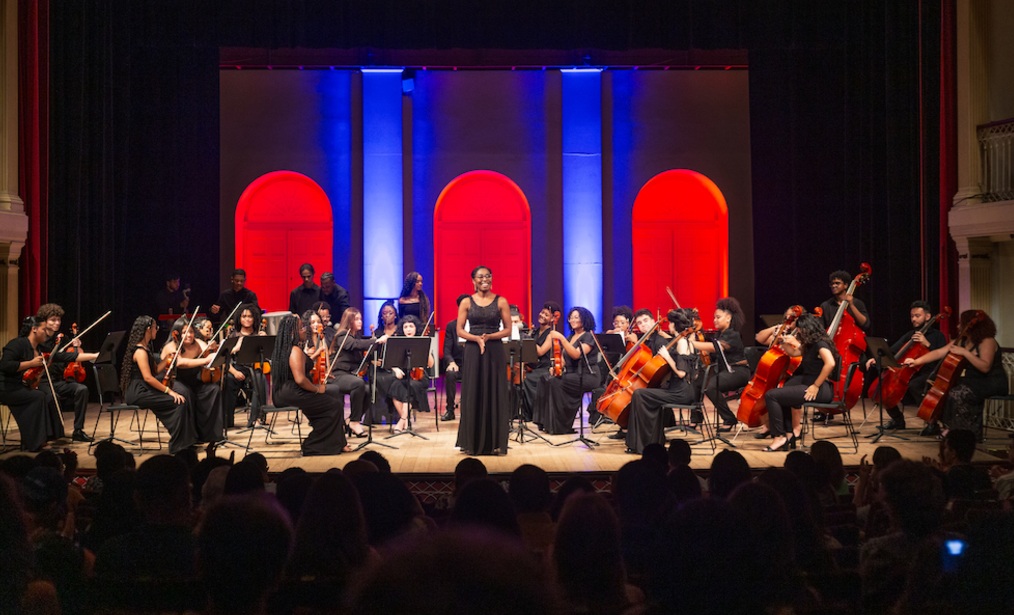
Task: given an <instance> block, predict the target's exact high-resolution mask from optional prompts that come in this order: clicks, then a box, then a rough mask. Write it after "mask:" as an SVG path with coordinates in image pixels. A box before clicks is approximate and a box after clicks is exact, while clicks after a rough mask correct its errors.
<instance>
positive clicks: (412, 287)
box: [398, 271, 430, 333]
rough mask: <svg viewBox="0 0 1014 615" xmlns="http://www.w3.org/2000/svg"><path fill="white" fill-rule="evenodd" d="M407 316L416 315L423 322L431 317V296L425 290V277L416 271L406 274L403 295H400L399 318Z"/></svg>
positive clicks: (402, 288)
mask: <svg viewBox="0 0 1014 615" xmlns="http://www.w3.org/2000/svg"><path fill="white" fill-rule="evenodd" d="M406 316H415V317H416V318H418V319H419V320H421V321H422V322H426V321H427V320H428V319H429V317H430V298H429V297H427V296H426V291H424V290H423V277H422V276H421V275H419V273H418V272H416V271H411V272H409V274H408V275H407V276H405V283H404V284H403V285H402V287H401V295H399V296H398V318H404V317H406ZM420 333H421V331H420Z"/></svg>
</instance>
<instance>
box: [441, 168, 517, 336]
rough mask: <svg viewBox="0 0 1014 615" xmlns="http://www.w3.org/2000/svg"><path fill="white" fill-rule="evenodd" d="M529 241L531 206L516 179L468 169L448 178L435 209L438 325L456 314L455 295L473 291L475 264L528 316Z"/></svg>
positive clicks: (497, 291)
mask: <svg viewBox="0 0 1014 615" xmlns="http://www.w3.org/2000/svg"><path fill="white" fill-rule="evenodd" d="M531 244H532V224H531V209H530V208H529V206H528V199H527V198H525V194H524V192H522V191H521V188H519V187H518V185H517V184H516V183H514V181H512V180H511V179H510V178H509V177H507V176H505V175H502V174H500V173H496V172H494V171H470V172H468V173H464V174H462V175H459V176H458V177H456V178H454V179H453V180H451V182H450V183H449V184H447V186H445V187H444V189H443V191H442V192H441V193H440V196H439V197H438V198H437V203H436V206H435V207H434V209H433V252H434V258H433V278H434V306H435V309H436V311H437V314H438V315H439V316H440V320H441V322H440V326H443V325H444V324H446V323H447V322H448V321H450V320H451V319H452V318H453V317H454V315H455V314H457V308H456V306H455V304H454V300H455V299H456V298H457V297H458V295H460V294H462V293H471V292H472V290H473V289H472V282H471V278H470V274H471V272H472V269H473V268H475V267H476V266H478V265H485V266H487V267H489V268H490V269H491V270H492V271H493V274H494V278H493V290H494V291H495V292H496V293H497V294H499V295H502V296H504V297H506V298H507V300H508V301H510V302H511V303H514V304H517V305H518V306H520V309H521V312H522V313H523V314H524V315H525V318H528V317H529V316H530V315H531V313H532V311H531V288H532V273H531V271H532V267H531V259H532V257H531V253H532V250H531Z"/></svg>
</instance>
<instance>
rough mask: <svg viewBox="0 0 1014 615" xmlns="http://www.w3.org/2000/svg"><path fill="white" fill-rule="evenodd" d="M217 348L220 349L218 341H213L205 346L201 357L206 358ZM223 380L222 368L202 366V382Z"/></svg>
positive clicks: (209, 382)
mask: <svg viewBox="0 0 1014 615" xmlns="http://www.w3.org/2000/svg"><path fill="white" fill-rule="evenodd" d="M216 350H218V342H214V341H213V342H211V343H210V344H208V345H207V347H205V349H204V352H202V353H201V356H200V357H199V358H201V359H206V358H208V357H209V356H211V353H213V352H215V351H216ZM221 380H222V370H220V369H215V368H214V367H207V366H205V367H202V368H201V382H203V383H205V384H212V383H215V382H219V381H221Z"/></svg>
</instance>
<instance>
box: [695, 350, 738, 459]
mask: <svg viewBox="0 0 1014 615" xmlns="http://www.w3.org/2000/svg"><path fill="white" fill-rule="evenodd" d="M712 368H714V370H712ZM712 371H714V372H715V395H721V394H722V391H721V390H720V389H719V388H718V372H719V371H720V369H719V367H718V363H717V361H713V362H712V363H711V365H709V366H708V368H707V369H705V370H704V382H702V383H701V411H702V412H703V411H704V399H705V398H706V397H707V391H708V380H709V379H710V377H711V372H712ZM712 405H714V404H712ZM721 418H722V417H720V416H719V415H718V408H715V431H714V433H712V434H711V436H710V437H708V438H704V439H703V440H701V441H700V442H694V444H704V443H705V442H710V441H712V440H718V441H719V442H722V443H723V444H725V445H726V446H729V447H731V448H736V445H735V444H733V443H732V442H730V441H729V440H727V439H726V438H725V437H724V436H722V433H721V432H720V431H718V428H719V427H721ZM704 420H705V421H707V420H708V417H707V415H705V416H704ZM701 435H702V436H703V435H704V434H701Z"/></svg>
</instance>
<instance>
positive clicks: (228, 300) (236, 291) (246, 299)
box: [211, 269, 257, 324]
mask: <svg viewBox="0 0 1014 615" xmlns="http://www.w3.org/2000/svg"><path fill="white" fill-rule="evenodd" d="M244 304H248V305H254V306H256V305H257V293H255V292H253V291H252V290H250V289H249V288H246V271H244V270H243V269H233V270H232V276H231V277H230V278H229V288H227V289H225V290H223V291H222V292H221V294H219V295H218V301H216V302H215V303H214V305H212V306H211V313H212V314H215V315H218V319H217V322H218V324H221V323H222V319H223V318H226V317H228V316H229V314H232V310H233V309H235V308H236V306H237V305H244Z"/></svg>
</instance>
